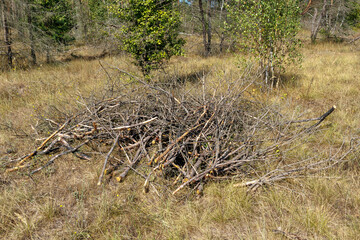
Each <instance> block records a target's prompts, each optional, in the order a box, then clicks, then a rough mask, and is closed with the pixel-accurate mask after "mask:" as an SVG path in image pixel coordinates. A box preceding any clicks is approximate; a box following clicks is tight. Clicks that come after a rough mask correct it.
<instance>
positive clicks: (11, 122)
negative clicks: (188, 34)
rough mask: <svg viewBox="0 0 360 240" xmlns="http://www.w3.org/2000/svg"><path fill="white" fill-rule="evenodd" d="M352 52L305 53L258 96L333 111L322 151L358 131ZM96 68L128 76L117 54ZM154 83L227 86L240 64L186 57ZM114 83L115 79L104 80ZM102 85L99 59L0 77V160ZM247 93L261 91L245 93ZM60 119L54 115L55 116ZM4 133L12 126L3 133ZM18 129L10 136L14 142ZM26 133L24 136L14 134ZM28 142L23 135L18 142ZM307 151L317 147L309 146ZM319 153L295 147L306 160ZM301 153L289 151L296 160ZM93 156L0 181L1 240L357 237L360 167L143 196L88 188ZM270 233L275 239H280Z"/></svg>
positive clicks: (95, 169) (330, 48)
mask: <svg viewBox="0 0 360 240" xmlns="http://www.w3.org/2000/svg"><path fill="white" fill-rule="evenodd" d="M358 51H359V48H358V47H357V46H354V45H344V44H333V43H322V44H317V45H314V46H310V45H309V46H308V45H306V47H305V48H304V49H303V53H304V62H303V64H302V65H303V68H302V69H300V70H298V69H296V68H293V69H290V71H289V73H288V74H287V75H286V76H285V77H284V79H285V80H287V81H286V82H285V83H284V84H283V86H282V87H281V89H278V90H277V91H276V93H275V94H271V96H268V95H267V96H266V97H268V98H270V99H271V101H273V102H274V103H277V104H278V105H280V106H281V107H282V109H287V110H288V111H296V112H304V118H306V117H318V116H320V115H321V114H322V113H324V112H325V111H326V110H327V109H328V108H329V107H330V106H332V105H334V104H335V105H337V107H338V109H337V110H336V112H335V113H334V114H333V115H332V116H331V117H330V118H329V119H328V120H327V124H325V126H326V127H325V128H324V130H323V134H324V139H323V141H321V144H320V145H319V144H318V145H316V146H317V147H322V148H323V149H322V150H325V151H329V148H330V146H331V145H332V144H338V143H339V142H341V141H342V139H343V138H347V137H348V135H349V134H350V133H351V134H358V133H359V132H358V131H359V129H358V119H359V117H360V116H359V114H360V113H359V112H360V111H359V106H358V102H359V100H360V94H359V91H360V90H359V89H360V86H359V85H360V80H359V79H358V77H357V76H358V75H359V74H358V73H359V71H360V68H358V65H357V64H359V57H358ZM103 62H107V63H109V64H111V65H116V66H117V67H120V68H123V69H126V70H127V71H130V72H136V69H135V68H134V67H133V66H132V65H131V64H130V63H129V61H128V60H126V59H125V58H124V57H108V58H106V59H104V61H103ZM167 72H168V74H161V73H158V75H156V76H157V78H158V79H161V80H165V79H178V80H181V81H186V82H187V83H188V84H191V81H197V79H199V78H202V77H204V78H206V79H207V81H209V82H214V83H216V79H219V78H223V79H229V78H236V77H237V76H238V74H240V70H239V68H238V66H237V58H236V57H234V56H231V55H228V56H222V57H217V56H213V57H210V58H207V59H204V58H202V57H199V56H197V55H196V54H189V55H188V56H186V57H179V58H176V59H174V60H172V61H171V64H170V66H169V67H168V69H167ZM113 80H114V81H115V80H116V79H113ZM108 84H109V82H108V80H107V78H106V74H105V73H104V71H103V70H102V68H101V66H100V65H99V62H98V61H91V62H85V61H73V62H69V63H66V64H59V65H51V66H41V67H39V68H38V69H31V70H27V71H22V70H17V71H13V72H8V73H2V74H1V75H0V121H1V124H2V125H1V128H0V129H1V131H0V153H1V154H0V157H1V159H2V160H1V161H4V159H6V158H8V157H10V156H13V155H17V154H18V155H21V153H24V152H26V151H27V150H28V149H30V146H31V149H33V146H35V145H36V141H35V139H36V138H37V137H38V136H36V133H35V132H34V130H33V129H32V127H31V126H35V125H36V122H37V117H39V116H40V117H41V115H43V114H45V115H46V114H49V115H51V114H55V112H54V110H53V109H54V108H53V107H52V106H56V108H58V109H59V111H60V112H61V111H64V112H66V111H72V110H74V109H76V108H77V107H78V106H77V103H76V98H80V97H82V96H91V95H93V94H95V95H97V94H99V95H101V93H102V91H103V89H104V88H106V86H108ZM250 91H254V92H258V94H259V97H263V96H264V95H265V94H264V93H261V89H259V88H258V87H256V86H254V88H253V89H250ZM57 113H58V112H57ZM9 127H11V128H9ZM14 129H15V130H17V134H18V135H23V136H16V137H15V136H14V131H13V130H14ZM19 129H23V130H24V132H21V131H19ZM26 135H29V136H26ZM311 141H313V142H316V141H318V139H312V140H311ZM311 150H315V151H318V149H311V148H310V147H309V148H308V149H304V152H306V151H311ZM302 154H305V153H302V152H296V153H294V156H296V157H301V156H302ZM101 164H102V158H101V157H100V158H98V159H95V160H92V161H90V162H88V161H80V160H78V159H75V158H71V157H67V158H64V159H61V160H59V161H58V162H57V164H55V165H52V166H51V167H49V168H47V169H46V171H44V172H41V173H39V174H38V175H36V176H34V178H33V179H30V178H28V177H27V176H23V175H21V174H20V173H19V174H13V175H5V174H4V171H3V169H2V170H1V172H0V191H1V194H0V236H1V238H2V239H286V238H285V237H284V236H283V235H282V234H281V232H283V233H289V234H290V233H292V234H294V236H298V237H302V238H306V239H358V238H359V237H358V236H360V224H359V222H360V214H359V212H358V209H359V207H360V181H359V167H358V166H357V165H358V163H349V164H346V165H344V166H342V167H341V168H337V169H333V170H330V171H328V172H326V173H325V172H324V173H322V174H321V175H319V176H317V177H311V178H310V177H309V178H307V179H297V180H289V181H286V182H282V183H279V184H275V185H273V186H268V187H266V188H263V189H261V190H260V191H257V192H256V193H254V194H247V193H246V189H243V188H238V187H234V183H233V182H228V183H213V184H211V185H209V186H207V187H206V188H205V190H204V195H203V196H202V197H200V198H197V197H195V196H193V195H192V194H191V193H183V195H182V196H180V197H176V198H174V197H172V196H170V195H168V194H166V193H164V194H163V195H162V196H161V197H158V196H157V195H156V194H155V193H154V192H150V193H148V194H144V193H143V192H142V185H143V181H141V180H140V179H139V178H138V177H137V176H136V175H134V174H131V175H130V176H129V179H128V180H127V181H125V182H124V183H121V184H117V183H114V182H109V183H108V184H107V185H105V186H103V187H98V186H97V185H96V182H97V179H98V176H99V174H100V173H99V171H100V166H101ZM274 230H280V231H278V232H276V231H274Z"/></svg>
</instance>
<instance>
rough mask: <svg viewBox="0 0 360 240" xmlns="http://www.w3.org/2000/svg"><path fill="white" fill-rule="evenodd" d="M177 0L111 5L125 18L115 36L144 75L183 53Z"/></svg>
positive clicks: (127, 2)
mask: <svg viewBox="0 0 360 240" xmlns="http://www.w3.org/2000/svg"><path fill="white" fill-rule="evenodd" d="M176 2H177V1H176V0H127V1H125V2H124V1H121V2H120V3H118V4H117V5H113V6H112V7H111V9H112V12H113V13H115V15H116V16H117V17H118V18H119V19H120V20H122V21H123V22H124V25H123V27H122V28H121V30H120V32H119V33H118V35H117V37H118V39H119V40H120V41H121V44H122V48H123V49H124V50H126V51H127V52H129V53H130V54H131V55H132V56H133V57H134V58H135V60H136V62H135V63H136V65H137V66H139V67H140V69H141V71H142V73H143V75H144V76H145V77H147V78H148V77H149V74H150V72H151V70H154V69H158V68H160V67H161V66H162V65H163V64H164V63H165V62H166V61H167V60H169V59H170V58H171V57H172V56H174V55H181V54H182V46H183V45H184V43H185V41H184V40H183V39H181V38H179V29H180V24H181V22H180V15H179V13H178V12H177V11H175V8H174V6H173V4H174V3H176Z"/></svg>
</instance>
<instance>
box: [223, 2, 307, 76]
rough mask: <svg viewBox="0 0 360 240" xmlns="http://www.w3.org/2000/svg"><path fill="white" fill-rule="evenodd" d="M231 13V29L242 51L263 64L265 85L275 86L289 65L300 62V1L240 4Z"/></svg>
mask: <svg viewBox="0 0 360 240" xmlns="http://www.w3.org/2000/svg"><path fill="white" fill-rule="evenodd" d="M228 10H229V23H228V26H227V27H228V29H229V30H230V31H231V32H232V33H233V36H235V37H236V40H237V42H238V43H239V45H240V47H241V49H242V50H243V51H245V52H248V53H251V54H252V55H254V56H255V57H256V58H258V59H259V60H260V62H261V64H262V66H263V68H264V79H265V81H266V82H268V81H269V80H271V81H272V83H274V82H275V81H274V79H275V77H276V75H277V74H278V73H280V72H282V71H284V69H285V68H284V67H285V66H286V65H287V64H289V63H292V62H294V61H296V60H300V54H299V52H298V48H299V46H300V40H299V39H297V38H296V35H297V33H298V31H299V29H300V9H299V4H298V1H297V0H238V1H233V2H230V4H229V5H228Z"/></svg>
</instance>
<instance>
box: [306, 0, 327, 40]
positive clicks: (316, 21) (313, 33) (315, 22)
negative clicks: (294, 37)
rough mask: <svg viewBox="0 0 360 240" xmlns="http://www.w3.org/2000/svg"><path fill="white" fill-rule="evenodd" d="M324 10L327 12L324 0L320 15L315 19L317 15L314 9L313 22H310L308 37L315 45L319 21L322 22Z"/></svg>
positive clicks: (325, 0)
mask: <svg viewBox="0 0 360 240" xmlns="http://www.w3.org/2000/svg"><path fill="white" fill-rule="evenodd" d="M326 10H327V0H324V3H323V7H322V10H321V13H320V15H319V17H318V19H316V18H317V15H318V11H317V8H315V12H314V16H313V20H312V26H311V36H310V38H311V42H312V43H315V41H316V36H317V34H318V32H319V30H320V25H321V21H322V20H323V18H324V17H325V15H326Z"/></svg>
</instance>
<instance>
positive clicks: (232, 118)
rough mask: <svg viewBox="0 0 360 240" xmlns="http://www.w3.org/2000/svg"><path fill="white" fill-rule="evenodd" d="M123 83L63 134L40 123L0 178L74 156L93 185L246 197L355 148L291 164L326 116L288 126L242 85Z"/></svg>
mask: <svg viewBox="0 0 360 240" xmlns="http://www.w3.org/2000/svg"><path fill="white" fill-rule="evenodd" d="M131 79H132V82H131V83H129V80H128V81H126V82H127V83H126V84H122V85H121V86H120V87H119V88H120V89H119V91H118V92H117V97H111V98H108V99H105V100H100V101H99V100H94V99H88V100H84V101H82V102H80V103H81V104H83V106H84V108H83V110H81V111H79V112H78V113H77V114H75V115H73V116H71V117H68V118H67V119H62V121H63V124H58V123H57V122H59V121H60V120H59V119H51V120H50V119H47V120H44V121H45V122H46V124H47V126H48V128H50V129H52V134H50V135H48V136H47V137H45V138H44V139H43V140H42V142H41V144H39V145H38V147H37V148H36V150H34V151H33V152H31V153H30V154H27V155H25V156H22V157H20V158H18V159H14V160H11V161H9V163H8V165H7V172H9V173H10V172H14V171H27V172H28V173H29V174H30V175H33V174H35V173H37V172H39V171H41V170H43V169H45V168H47V167H48V166H49V165H51V164H53V163H55V161H59V159H60V157H62V156H64V155H68V154H73V155H74V156H76V157H77V158H80V159H86V160H91V161H95V160H96V161H99V160H101V161H103V164H102V169H101V174H100V176H99V180H98V184H99V185H100V184H102V182H104V180H105V179H107V180H109V179H111V178H112V179H116V180H117V181H119V182H121V181H123V180H124V179H125V178H126V176H127V175H128V174H130V173H131V172H133V173H135V174H138V175H140V176H141V177H142V178H144V190H145V191H146V192H147V191H149V187H150V186H153V187H154V185H153V184H154V183H161V184H165V185H166V187H167V189H171V191H172V193H173V194H176V193H177V192H179V191H180V190H182V189H184V188H190V189H193V190H195V191H197V192H201V190H202V188H203V184H205V183H207V182H209V181H220V180H227V179H237V180H240V181H242V183H240V184H238V185H240V186H249V187H251V188H255V187H257V186H260V185H262V184H268V183H272V182H274V181H278V180H282V179H287V178H293V177H298V176H304V175H307V174H311V173H314V172H317V171H320V170H323V169H327V168H329V167H331V166H334V165H335V164H337V163H339V162H341V161H344V160H345V159H346V157H347V156H348V155H349V154H351V153H353V152H354V151H355V150H356V149H357V146H358V145H357V144H355V143H354V142H351V143H352V144H350V145H349V146H348V145H347V144H345V143H344V144H343V145H342V146H340V147H338V148H337V151H336V152H335V154H331V155H328V156H326V155H324V154H322V153H321V152H318V151H316V150H314V154H313V155H306V156H305V155H304V156H302V158H301V159H300V158H296V157H294V156H295V155H294V151H295V150H294V149H296V148H297V147H299V146H302V145H304V144H307V141H308V139H309V136H310V135H313V134H321V132H320V133H319V131H317V130H318V129H319V124H320V123H321V122H322V121H324V120H325V118H326V117H327V116H328V115H330V114H331V113H332V112H333V111H334V110H335V107H333V108H331V109H330V110H329V111H328V112H327V113H325V114H324V115H323V116H321V117H318V118H313V119H308V120H296V119H295V120H291V119H288V118H287V117H286V116H284V115H282V114H281V113H279V112H278V111H275V110H274V109H273V108H271V107H269V106H268V105H267V104H264V103H261V102H260V101H257V100H255V98H252V97H250V94H249V93H247V90H246V89H247V88H248V87H249V86H250V84H251V83H250V84H249V85H244V82H243V80H239V81H238V82H233V83H226V84H225V83H223V84H218V85H216V84H213V86H211V85H210V84H205V81H203V82H202V83H198V85H196V84H195V85H196V86H195V87H192V88H189V87H188V86H185V85H177V86H172V87H167V88H166V87H161V86H160V85H150V84H149V83H147V82H143V81H142V80H140V79H134V78H131ZM215 85H216V86H215ZM308 121H313V122H315V123H314V124H309V123H307V122H308ZM39 132H40V130H39ZM311 151H313V150H311ZM99 156H102V157H99ZM158 186H159V185H158Z"/></svg>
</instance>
